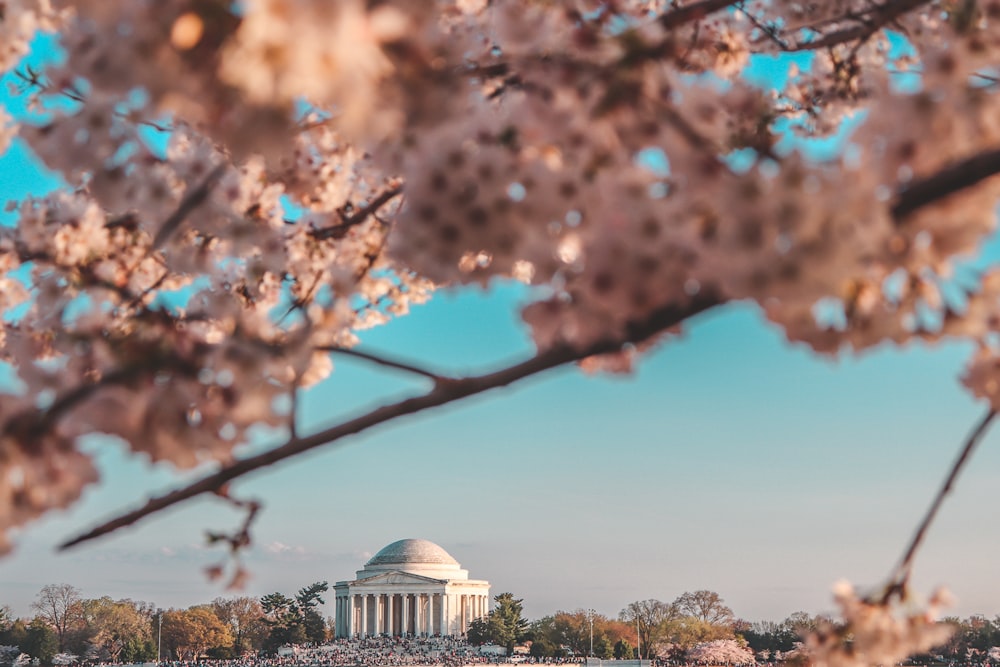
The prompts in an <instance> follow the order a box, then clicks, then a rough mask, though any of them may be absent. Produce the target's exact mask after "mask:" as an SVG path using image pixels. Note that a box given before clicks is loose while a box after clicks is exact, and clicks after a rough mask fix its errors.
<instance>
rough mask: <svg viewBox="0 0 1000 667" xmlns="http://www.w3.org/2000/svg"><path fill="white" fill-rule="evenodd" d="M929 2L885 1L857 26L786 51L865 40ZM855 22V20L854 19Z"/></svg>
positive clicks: (796, 44) (922, 0)
mask: <svg viewBox="0 0 1000 667" xmlns="http://www.w3.org/2000/svg"><path fill="white" fill-rule="evenodd" d="M929 1H930V0H886V2H884V3H883V4H882V5H880V6H878V7H877V9H875V10H874V11H873V12H872V13H871V17H870V18H869V19H867V20H865V21H863V22H859V24H858V25H855V26H852V27H850V28H844V29H842V30H837V31H834V32H831V33H829V34H826V35H823V36H821V37H819V38H817V39H814V40H811V41H808V42H796V43H795V44H791V45H789V46H788V47H787V50H788V51H813V50H815V49H825V48H828V47H831V46H837V45H840V44H845V43H847V42H853V41H854V40H862V41H863V40H866V39H868V38H869V37H871V36H872V35H874V34H875V33H876V32H878V31H879V30H881V29H882V28H883V27H885V26H886V25H888V24H890V23H892V22H893V21H895V20H896V19H898V18H899V17H900V16H902V15H903V14H906V13H907V12H911V11H913V10H914V9H917V8H918V7H920V6H921V5H926V4H927V3H928V2H929ZM855 20H857V19H855Z"/></svg>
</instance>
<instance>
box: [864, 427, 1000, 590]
mask: <svg viewBox="0 0 1000 667" xmlns="http://www.w3.org/2000/svg"><path fill="white" fill-rule="evenodd" d="M996 414H997V413H996V411H994V410H992V409H990V410H989V411H988V412H987V413H986V415H985V416H983V418H982V419H980V420H979V423H978V424H976V427H975V428H973V429H972V432H971V433H969V436H968V437H967V438H966V440H965V444H963V445H962V449H961V451H960V452H959V454H958V457H957V458H956V459H955V462H954V463H953V464H952V466H951V470H950V471H949V472H948V476H947V477H946V478H945V480H944V483H943V484H942V485H941V488H940V489H938V492H937V495H936V496H934V500H933V501H932V502H931V506H930V507H929V508H928V509H927V512H926V513H925V514H924V518H923V519H922V520H921V521H920V525H919V526H918V527H917V530H916V531H915V532H914V533H913V537H912V538H910V544H909V546H907V548H906V551H905V552H903V557H902V559H900V561H899V564H898V565H897V566H896V569H895V570H894V571H893V574H892V577H891V578H890V580H889V586H888V588H887V589H886V591H885V593H884V595H883V601H888V599H889V598H891V597H892V595H893V594H894V593H898V592H900V591H902V590H903V589H905V587H906V584H907V583H908V581H909V578H910V570H911V568H912V567H913V558H914V557H915V556H916V555H917V550H918V549H919V548H920V545H921V544H922V543H923V541H924V537H925V536H926V535H927V529H928V528H930V525H931V522H933V521H934V517H935V516H937V513H938V510H939V509H941V505H942V504H943V503H944V499H945V497H946V496H947V495H948V494H949V493H951V490H952V488H953V487H954V485H955V480H956V479H958V475H959V473H960V472H962V469H963V468H964V467H965V464H966V463H968V462H969V459H970V458H971V456H972V453H973V452H974V451H975V449H976V446H977V445H978V444H979V443H980V442H981V441H982V439H983V436H984V435H985V434H986V431H987V429H988V428H989V425H990V423H991V422H992V421H993V418H994V417H995V416H996Z"/></svg>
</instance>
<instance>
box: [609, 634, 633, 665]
mask: <svg viewBox="0 0 1000 667" xmlns="http://www.w3.org/2000/svg"><path fill="white" fill-rule="evenodd" d="M614 652H615V659H616V660H631V659H632V658H634V657H635V649H634V648H632V642H630V641H629V640H627V639H619V640H618V643H616V644H615V651H614Z"/></svg>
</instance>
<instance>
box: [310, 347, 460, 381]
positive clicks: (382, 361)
mask: <svg viewBox="0 0 1000 667" xmlns="http://www.w3.org/2000/svg"><path fill="white" fill-rule="evenodd" d="M316 349H317V350H318V351H320V352H333V353H334V354H343V355H345V356H348V357H355V358H357V359H363V360H365V361H370V362H372V363H373V364H377V365H379V366H385V367H386V368H395V369H396V370H399V371H405V372H407V373H413V374H414V375H420V376H422V377H425V378H429V379H431V380H433V381H434V382H435V383H438V382H446V381H448V380H449V379H450V378H446V377H444V376H442V375H438V374H437V373H432V372H431V371H428V370H425V369H423V368H420V367H419V366H416V365H414V364H410V363H404V362H401V361H394V360H392V359H386V358H385V357H383V356H380V355H376V354H370V353H368V352H362V351H361V350H354V349H351V348H347V347H337V346H335V345H327V346H323V347H318V348H316Z"/></svg>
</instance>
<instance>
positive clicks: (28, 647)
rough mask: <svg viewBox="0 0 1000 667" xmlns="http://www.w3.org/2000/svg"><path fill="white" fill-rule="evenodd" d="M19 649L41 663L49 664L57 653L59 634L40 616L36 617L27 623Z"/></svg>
mask: <svg viewBox="0 0 1000 667" xmlns="http://www.w3.org/2000/svg"><path fill="white" fill-rule="evenodd" d="M21 650H22V651H24V652H25V653H27V654H28V655H30V656H31V657H32V658H34V659H36V660H39V661H40V662H41V663H42V664H43V665H51V664H52V659H53V658H54V657H55V655H56V654H57V653H59V652H60V651H59V636H58V635H57V634H56V632H55V630H53V629H52V627H51V626H50V625H49V624H48V623H47V622H46V621H45V620H44V619H42V618H40V617H36V618H34V619H32V621H31V623H29V624H28V628H27V632H26V633H25V637H24V641H23V642H22V643H21Z"/></svg>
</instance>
